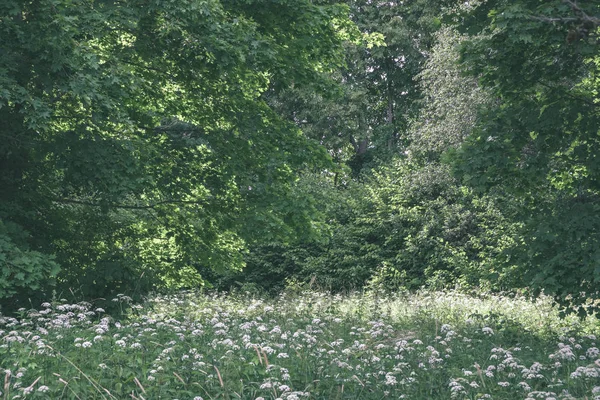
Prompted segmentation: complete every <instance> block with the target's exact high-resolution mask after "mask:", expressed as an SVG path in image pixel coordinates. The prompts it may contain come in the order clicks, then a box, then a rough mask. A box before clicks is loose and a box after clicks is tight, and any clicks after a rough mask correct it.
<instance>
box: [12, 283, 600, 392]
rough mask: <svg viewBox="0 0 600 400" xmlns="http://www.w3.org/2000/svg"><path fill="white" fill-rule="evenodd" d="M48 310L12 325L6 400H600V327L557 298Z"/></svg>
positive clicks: (286, 300)
mask: <svg viewBox="0 0 600 400" xmlns="http://www.w3.org/2000/svg"><path fill="white" fill-rule="evenodd" d="M115 301H116V302H119V303H120V304H123V305H127V303H128V302H129V299H128V298H127V296H119V297H118V298H117V299H115ZM43 306H44V307H43V308H42V309H41V310H28V311H26V310H23V312H22V315H21V317H20V318H9V317H0V338H1V341H0V392H1V394H0V399H23V398H45V399H140V400H141V399H147V400H149V399H179V400H192V399H195V400H198V399H205V400H206V399H251V400H255V399H288V400H294V399H383V398H391V399H496V400H498V399H511V400H512V399H527V400H531V399H546V400H548V399H596V400H599V399H600V354H599V353H600V351H599V350H598V340H597V339H596V336H595V335H597V334H599V331H600V325H599V323H598V320H596V319H595V318H589V319H588V320H586V321H580V320H578V319H576V318H567V319H564V320H561V319H559V318H558V312H557V310H556V309H555V308H553V307H552V305H551V303H550V301H549V300H548V299H546V298H540V299H537V300H536V301H533V302H531V301H528V300H526V299H524V298H514V297H513V298H509V297H503V296H478V297H471V296H467V295H464V294H460V293H455V292H435V293H433V292H423V293H417V294H414V295H394V296H377V295H376V294H374V293H371V294H366V295H351V296H343V297H342V296H330V295H327V294H322V293H315V292H303V293H292V294H290V293H288V294H285V295H282V296H281V297H279V298H277V299H275V300H265V299H260V298H253V297H251V296H249V295H248V296H241V295H235V296H233V295H230V296H226V295H202V294H196V293H181V294H178V295H176V296H169V297H155V298H152V299H150V300H149V301H148V302H147V304H145V305H144V306H134V307H133V308H132V309H131V311H130V312H129V313H128V314H127V315H126V316H125V315H124V316H123V317H122V318H117V319H115V318H113V317H110V316H106V315H105V314H104V312H103V310H101V309H91V306H90V305H89V304H85V303H81V304H50V303H47V304H44V305H43Z"/></svg>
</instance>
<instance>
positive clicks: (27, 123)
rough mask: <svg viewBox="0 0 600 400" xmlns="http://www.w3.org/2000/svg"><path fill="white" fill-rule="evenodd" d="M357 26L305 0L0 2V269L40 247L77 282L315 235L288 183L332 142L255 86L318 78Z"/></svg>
mask: <svg viewBox="0 0 600 400" xmlns="http://www.w3.org/2000/svg"><path fill="white" fill-rule="evenodd" d="M275 10H276V11H275ZM275 16H276V17H275ZM351 30H352V24H351V23H350V21H349V20H348V16H347V8H346V7H344V6H339V5H336V4H332V5H327V4H324V5H315V4H313V3H312V2H311V1H309V0H306V1H304V0H300V1H298V0H293V1H291V0H278V1H276V2H271V3H265V2H263V1H258V0H256V1H235V0H223V1H219V0H209V1H200V0H185V1H181V2H176V3H173V2H167V1H162V0H153V1H150V2H141V1H133V2H127V3H122V2H118V1H111V0H108V1H90V0H75V1H66V0H41V1H37V2H30V3H27V2H25V3H24V2H21V1H11V0H9V1H5V2H3V3H2V4H0V35H1V38H2V45H1V47H0V54H1V56H0V119H1V120H2V121H3V128H2V131H1V133H0V134H1V135H2V142H1V144H0V169H1V170H2V174H1V175H0V187H1V188H2V191H1V192H0V221H3V224H4V225H3V226H6V227H14V228H11V229H5V230H2V231H1V233H0V237H1V238H3V239H4V240H5V243H8V246H10V247H11V248H15V249H16V250H14V251H13V252H8V253H5V254H4V257H3V259H2V260H0V270H1V271H2V273H3V274H4V276H5V277H8V279H14V278H15V277H16V276H17V275H16V274H20V273H21V272H19V271H17V270H16V269H15V267H14V265H15V262H16V261H15V257H20V256H22V255H27V257H29V258H30V259H32V260H33V259H36V257H38V255H43V254H45V255H47V256H48V260H50V257H55V260H56V262H57V263H58V264H60V265H61V266H62V271H61V273H60V274H59V275H58V281H59V282H60V283H61V285H62V287H69V288H72V289H73V290H77V289H80V290H81V292H82V293H83V294H84V295H85V296H86V297H91V296H103V295H106V294H107V293H111V292H117V291H128V292H131V290H132V288H133V287H135V288H136V289H139V290H141V291H143V290H147V289H149V288H150V287H153V286H156V285H157V284H160V282H161V281H162V284H163V285H164V284H168V283H172V284H175V283H176V282H178V281H179V282H181V280H182V279H188V280H189V279H192V281H191V282H190V281H188V284H191V283H193V282H196V283H198V282H200V281H201V279H200V277H199V276H198V275H197V273H196V272H195V268H196V266H197V265H199V264H202V265H208V266H210V267H211V268H239V267H240V266H241V265H242V264H243V259H242V252H243V250H244V248H245V244H246V242H248V241H252V240H255V238H257V237H263V238H264V239H265V240H268V239H269V238H272V237H278V238H285V237H292V236H294V235H297V234H303V232H308V234H310V232H311V228H310V227H311V226H312V224H311V220H312V215H311V213H312V212H313V208H312V206H311V204H310V202H298V201H296V200H297V199H295V198H292V197H290V196H291V193H292V192H291V190H290V189H291V188H292V187H293V185H294V182H295V180H296V174H297V172H298V171H299V170H310V169H312V168H319V169H321V168H324V167H325V166H328V165H329V158H328V156H327V154H326V152H325V151H323V150H322V149H321V148H319V147H318V144H317V143H315V142H313V141H311V140H308V139H307V138H306V137H304V136H303V135H302V134H301V132H300V131H299V130H298V129H297V128H296V127H295V126H294V125H293V124H291V123H289V122H287V121H285V120H284V119H282V118H281V117H280V116H279V115H277V114H276V113H275V112H274V111H273V110H272V109H271V108H270V107H269V106H268V105H267V104H266V103H265V101H264V100H263V99H262V98H261V94H262V93H264V92H265V91H267V90H269V89H270V88H272V89H273V90H280V89H279V88H281V87H286V86H288V85H291V84H292V83H293V84H294V85H297V86H298V87H306V88H307V90H308V88H309V87H310V88H314V89H315V90H317V89H319V87H323V86H324V82H326V81H327V79H326V78H324V77H325V76H326V75H325V74H326V73H327V72H329V71H330V70H332V69H333V68H334V67H337V66H339V65H340V64H341V63H342V62H343V55H342V51H341V43H342V41H343V39H344V37H345V36H347V35H348V32H351ZM292 54H293V57H291V55H292ZM15 232H20V233H18V235H19V240H17V239H16V236H15V235H17V233H15ZM15 246H16V247H15ZM30 265H31V266H32V267H31V268H33V269H35V270H36V272H35V273H34V272H31V273H30V277H31V279H32V280H35V281H36V282H37V284H41V283H43V282H44V280H45V279H47V278H48V277H49V276H54V275H56V268H55V267H54V265H55V264H49V262H48V263H44V262H41V263H38V264H35V263H34V262H33V261H32V262H31V263H30ZM12 294H14V291H11V290H8V291H6V290H4V291H0V299H2V298H7V297H10V296H11V295H12ZM21 294H25V293H21Z"/></svg>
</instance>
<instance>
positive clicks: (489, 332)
mask: <svg viewBox="0 0 600 400" xmlns="http://www.w3.org/2000/svg"><path fill="white" fill-rule="evenodd" d="M481 332H483V333H484V334H486V335H489V336H492V335H493V334H494V330H493V329H492V328H490V327H489V326H484V327H483V328H481Z"/></svg>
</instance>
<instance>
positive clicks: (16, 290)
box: [0, 220, 59, 301]
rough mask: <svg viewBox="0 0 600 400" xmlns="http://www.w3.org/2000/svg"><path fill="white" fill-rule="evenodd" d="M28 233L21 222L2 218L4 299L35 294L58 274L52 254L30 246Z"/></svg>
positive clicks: (1, 281)
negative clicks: (6, 220) (18, 223)
mask: <svg viewBox="0 0 600 400" xmlns="http://www.w3.org/2000/svg"><path fill="white" fill-rule="evenodd" d="M28 236H29V234H28V233H27V232H26V231H24V230H23V229H22V228H21V227H19V226H18V225H16V224H14V223H11V222H4V221H2V220H0V301H1V300H5V299H8V298H11V297H14V296H15V295H19V296H20V297H21V298H26V297H27V296H31V295H32V294H33V293H35V292H36V291H38V290H40V288H41V287H42V286H45V285H46V284H47V282H48V281H49V280H52V279H54V278H55V277H56V275H57V274H58V271H59V267H58V264H56V263H55V262H54V261H53V258H52V257H51V256H48V255H46V254H42V253H40V252H39V251H35V250H31V249H30V248H29V247H28V245H27V237H28Z"/></svg>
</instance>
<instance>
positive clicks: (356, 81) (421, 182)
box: [0, 0, 600, 312]
mask: <svg viewBox="0 0 600 400" xmlns="http://www.w3.org/2000/svg"><path fill="white" fill-rule="evenodd" d="M0 39H1V40H0V121H2V123H1V125H0V138H1V141H0V171H1V173H0V301H1V302H2V303H3V304H6V305H9V306H19V305H22V304H24V301H26V300H25V299H33V300H31V301H32V302H33V301H36V299H42V298H47V297H48V296H49V295H50V292H51V291H52V290H56V291H57V294H58V293H67V292H68V293H70V294H71V295H74V296H76V297H77V296H79V298H85V299H99V298H104V297H106V296H108V295H110V294H112V293H117V292H127V293H130V294H144V293H147V292H148V291H150V290H155V289H168V288H182V287H194V286H199V285H203V284H210V285H213V286H216V287H218V288H231V287H232V286H235V285H238V284H240V285H242V286H244V285H252V284H254V285H258V286H262V287H263V288H266V289H267V290H269V289H273V288H278V289H279V288H282V287H284V286H285V285H286V284H290V282H291V283H294V282H296V283H298V282H300V283H303V282H312V283H313V284H319V285H323V287H326V288H328V289H332V290H349V289H356V288H361V287H364V285H375V284H377V285H382V287H384V288H386V289H389V290H397V289H398V288H400V287H402V288H405V289H414V288H418V287H420V286H422V285H428V286H431V287H436V288H439V287H448V286H457V285H458V286H461V287H464V288H481V287H483V288H486V289H488V290H522V291H529V292H530V293H538V292H540V291H545V292H546V293H549V294H552V295H553V296H554V297H555V298H556V299H557V300H558V301H560V302H561V303H562V304H563V305H564V306H566V307H567V308H569V307H570V308H569V310H575V309H577V310H579V311H581V312H588V311H591V310H593V309H594V307H595V306H597V302H596V303H594V301H596V300H597V299H598V298H599V296H600V293H599V292H598V289H597V287H598V283H599V282H600V267H599V265H600V250H599V249H600V236H599V235H600V217H599V215H600V209H599V207H600V205H599V204H600V203H599V201H598V200H599V199H600V178H599V177H600V161H599V159H598V154H599V150H600V131H599V126H600V110H599V104H600V98H599V94H598V93H599V87H600V77H599V76H600V50H599V49H600V47H599V41H600V4H598V3H597V2H583V1H581V2H579V1H575V0H551V1H541V0H540V1H538V0H534V1H531V0H516V1H508V0H487V1H474V2H467V3H465V2H459V1H454V0H445V1H442V2H430V1H425V0H409V1H402V2H398V1H363V0H344V1H342V0H339V1H329V0H318V1H314V0H275V1H265V0H183V1H180V2H169V1H166V0H151V1H130V2H122V1H118V0H39V1H35V2H23V1H17V0H6V1H4V2H2V3H1V4H0ZM244 267H246V268H245V269H244ZM236 282H237V283H236ZM36 296H37V297H36ZM594 304H595V305H594Z"/></svg>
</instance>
